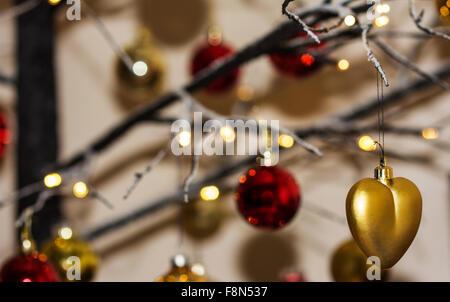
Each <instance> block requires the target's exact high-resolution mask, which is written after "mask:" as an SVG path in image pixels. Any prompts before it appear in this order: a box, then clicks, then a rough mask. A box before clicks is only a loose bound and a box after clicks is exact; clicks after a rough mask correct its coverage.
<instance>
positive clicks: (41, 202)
mask: <svg viewBox="0 0 450 302" xmlns="http://www.w3.org/2000/svg"><path fill="white" fill-rule="evenodd" d="M55 195H57V192H56V191H54V190H45V191H42V192H41V193H39V196H38V198H37V200H36V202H35V203H34V204H33V205H31V206H29V207H27V208H25V209H24V210H23V211H22V213H21V214H20V215H19V218H18V219H17V220H16V222H15V226H16V227H21V226H22V225H23V224H24V222H25V220H26V219H27V217H29V216H30V215H34V214H36V213H37V212H39V211H40V210H42V209H43V208H44V206H45V203H46V202H47V200H48V199H49V198H50V197H52V196H55Z"/></svg>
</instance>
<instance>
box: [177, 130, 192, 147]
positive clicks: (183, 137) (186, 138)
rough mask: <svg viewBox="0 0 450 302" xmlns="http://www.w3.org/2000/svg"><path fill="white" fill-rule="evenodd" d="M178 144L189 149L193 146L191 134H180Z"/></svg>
mask: <svg viewBox="0 0 450 302" xmlns="http://www.w3.org/2000/svg"><path fill="white" fill-rule="evenodd" d="M178 143H179V144H180V146H181V147H187V146H189V145H190V144H191V132H189V131H181V132H180V133H179V134H178Z"/></svg>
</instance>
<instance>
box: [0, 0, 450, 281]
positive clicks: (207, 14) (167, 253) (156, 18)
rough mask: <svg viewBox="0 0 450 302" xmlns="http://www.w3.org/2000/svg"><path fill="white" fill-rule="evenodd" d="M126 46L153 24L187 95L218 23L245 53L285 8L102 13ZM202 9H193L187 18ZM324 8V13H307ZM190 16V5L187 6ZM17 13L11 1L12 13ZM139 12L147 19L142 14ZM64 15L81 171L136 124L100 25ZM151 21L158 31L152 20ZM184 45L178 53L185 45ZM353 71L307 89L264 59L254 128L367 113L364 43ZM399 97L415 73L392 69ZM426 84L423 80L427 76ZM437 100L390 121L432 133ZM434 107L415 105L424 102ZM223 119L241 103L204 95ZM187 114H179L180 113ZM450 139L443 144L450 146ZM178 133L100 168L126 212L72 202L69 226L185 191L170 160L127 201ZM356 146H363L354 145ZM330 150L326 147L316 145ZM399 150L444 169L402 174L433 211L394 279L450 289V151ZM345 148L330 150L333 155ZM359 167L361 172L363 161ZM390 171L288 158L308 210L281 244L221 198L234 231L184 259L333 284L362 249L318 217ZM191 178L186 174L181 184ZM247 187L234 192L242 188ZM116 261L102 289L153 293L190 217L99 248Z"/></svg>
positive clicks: (102, 185) (67, 78)
mask: <svg viewBox="0 0 450 302" xmlns="http://www.w3.org/2000/svg"><path fill="white" fill-rule="evenodd" d="M89 2H90V3H91V5H92V6H93V8H94V9H95V10H97V11H98V12H99V14H100V15H101V18H102V20H103V21H104V22H105V23H106V25H107V27H108V28H109V29H110V30H111V32H112V34H113V35H114V37H115V38H116V39H117V41H118V42H119V43H120V44H122V45H123V44H128V43H131V42H132V41H133V39H134V35H135V33H136V29H137V28H138V20H139V19H141V20H144V19H145V20H147V24H149V26H150V27H151V28H152V30H153V32H154V33H155V34H156V36H157V38H159V43H160V46H161V47H162V49H163V50H164V53H165V57H166V60H167V65H168V67H167V68H168V79H167V85H166V86H167V89H170V88H176V87H179V86H180V85H182V84H183V83H185V82H186V81H187V80H188V79H189V74H188V64H189V60H190V56H191V53H192V51H193V49H194V48H195V46H196V45H198V44H199V43H201V42H202V41H203V39H204V37H205V34H204V33H205V26H206V25H207V23H208V19H211V20H214V21H215V22H216V23H217V24H219V25H220V26H221V27H222V29H223V31H224V35H225V39H226V40H227V41H228V42H230V43H232V44H233V45H235V46H236V47H237V48H240V47H242V46H244V45H246V44H247V43H249V42H250V41H253V40H254V39H255V38H257V37H259V36H261V35H263V34H264V33H266V32H267V31H268V30H270V29H271V28H272V27H273V26H274V25H275V24H277V23H278V22H279V21H281V20H283V18H281V16H280V5H281V2H282V1H281V0H278V1H273V0H215V1H202V0H195V1H192V0H189V1H187V0H164V1H162V0H148V1H142V2H139V1H127V0H114V1H106V0H105V1H102V0H98V1H89ZM186 2H189V5H186ZM304 2H310V3H312V2H316V1H312V0H311V1H304ZM396 2H397V3H396V4H392V12H391V21H392V22H391V24H390V25H389V26H390V27H397V26H398V27H402V28H409V29H412V30H413V27H412V25H411V24H412V23H411V21H410V20H409V19H408V17H407V10H406V2H407V1H396ZM419 2H420V4H421V5H423V6H427V7H429V8H430V10H429V11H428V12H427V15H426V16H427V18H428V19H429V20H433V18H436V16H435V11H434V10H433V8H432V6H431V5H430V4H431V3H430V2H431V1H419ZM183 3H184V5H183ZM7 6H8V5H7V4H6V3H4V1H2V4H1V5H0V8H1V9H4V8H6V7H7ZM138 12H139V14H138ZM63 14H64V12H63V11H62V12H61V15H60V16H59V18H58V25H57V26H58V39H57V41H58V43H57V65H58V87H59V91H58V94H59V98H60V109H59V110H60V116H61V118H60V126H61V128H60V135H61V151H62V154H61V155H62V157H63V158H67V157H68V156H70V155H72V154H74V153H75V152H77V151H79V150H81V149H83V148H84V147H85V146H87V145H88V144H89V143H90V142H91V141H92V140H93V139H95V138H97V137H98V136H99V135H101V134H102V133H104V132H105V131H106V130H107V129H108V128H109V127H111V126H113V125H114V124H115V123H117V122H118V121H120V120H121V119H122V118H124V117H125V116H126V114H127V112H126V111H124V110H123V109H121V107H120V106H119V105H118V103H117V101H115V95H114V89H115V85H116V84H115V81H114V70H113V67H114V65H113V64H114V61H115V55H114V53H113V52H112V50H111V49H110V48H109V47H108V45H107V43H106V42H105V40H104V39H103V38H102V36H101V35H100V34H99V32H98V31H97V30H96V29H95V27H94V26H93V23H92V22H91V21H90V20H89V19H88V18H86V17H84V18H83V19H82V21H80V22H68V21H66V20H65V19H64V15H63ZM148 20H150V21H148ZM0 37H1V39H0V68H1V70H2V71H3V70H4V71H6V72H9V73H12V72H13V71H14V61H13V55H14V50H13V47H14V24H13V22H12V21H8V22H4V23H2V24H1V25H0ZM180 39H184V40H187V41H184V42H183V43H181V44H180V43H178V45H173V43H172V42H173V40H176V41H179V40H180ZM394 45H395V46H396V47H397V48H398V49H399V50H400V51H403V52H404V53H408V52H409V51H410V50H411V48H412V47H414V46H413V45H414V44H411V43H410V42H409V41H408V40H401V41H400V42H397V43H394ZM445 49H447V50H448V49H449V48H448V43H447V44H445V43H443V42H442V43H440V42H437V41H432V42H428V43H427V44H426V46H425V47H424V49H423V50H422V51H421V52H420V56H419V60H420V63H421V64H422V66H424V68H425V69H427V70H432V69H433V68H434V67H436V66H438V63H436V60H437V59H436V58H438V57H444V56H447V57H448V53H447V55H445ZM333 57H334V58H341V57H345V58H347V59H349V60H350V62H351V64H352V66H351V69H350V71H348V72H346V73H340V72H338V71H336V70H335V68H334V67H333V66H328V67H325V68H323V69H322V70H321V71H320V72H319V73H318V74H316V75H314V76H312V77H308V78H306V79H303V80H292V79H286V78H283V77H281V76H279V75H278V74H277V73H276V72H274V71H273V69H272V67H271V66H270V64H269V63H268V61H267V58H260V59H258V60H256V61H254V62H252V63H251V64H249V65H248V66H246V67H245V69H244V71H243V77H242V79H241V81H242V83H246V84H248V85H251V86H252V87H254V88H255V90H256V101H255V102H256V105H255V106H254V108H253V110H252V111H251V112H250V114H251V115H252V116H255V117H262V118H264V119H280V120H281V121H282V124H283V125H285V126H290V127H293V128H294V127H296V128H298V127H301V126H302V125H309V124H310V123H312V121H314V120H316V119H319V118H321V117H326V116H329V115H332V114H335V113H338V112H343V111H346V110H348V109H350V108H352V107H353V106H356V105H357V104H361V103H364V102H365V101H367V100H368V99H370V98H371V97H373V96H374V95H375V93H376V90H375V76H374V73H373V72H372V66H370V65H369V63H368V62H367V61H366V58H365V56H364V50H363V48H362V45H361V43H360V41H355V42H354V43H353V44H351V45H350V46H348V47H345V48H343V49H342V50H340V51H339V52H337V53H336V54H334V55H333ZM382 60H383V63H384V65H385V67H386V69H387V71H388V75H389V77H390V79H391V81H392V86H393V87H396V85H400V84H401V83H402V82H403V81H405V80H407V77H408V74H407V72H405V71H404V70H402V69H400V68H398V67H397V66H395V65H393V64H392V62H391V61H390V60H389V59H387V58H382ZM413 77H414V76H413ZM429 95H430V94H429V93H427V94H424V97H425V100H426V101H428V102H424V103H423V104H422V105H415V106H411V109H410V110H409V111H407V112H406V113H403V114H401V115H398V116H396V117H395V120H390V122H393V123H394V124H396V125H399V126H410V127H427V126H430V125H433V123H434V122H435V121H437V120H439V119H441V118H443V117H446V116H447V115H448V112H449V110H448V109H449V97H448V94H442V93H441V94H440V95H437V96H436V97H435V98H431V97H429ZM421 97H423V96H422V95H417V96H413V97H412V98H411V101H417V100H419V99H420V98H421ZM199 98H201V99H202V100H203V101H204V102H205V103H207V104H212V107H215V108H219V107H227V106H225V105H223V104H226V102H228V101H231V100H233V98H232V97H231V96H226V97H220V98H218V99H211V98H209V99H208V98H206V99H205V97H204V96H203V95H200V96H199ZM0 104H1V105H2V106H3V107H4V108H6V110H7V111H8V112H9V113H10V114H9V117H10V119H11V120H13V119H14V116H13V112H14V91H12V89H10V88H7V87H5V86H0ZM178 109H179V108H177V107H176V106H175V107H174V108H172V109H171V110H170V112H172V114H177V112H178ZM449 132H450V131H448V130H446V131H444V132H442V133H441V138H442V139H443V140H446V141H447V142H448V141H449V137H450V135H449ZM168 134H169V129H168V127H167V126H163V125H159V126H155V125H151V124H147V125H145V124H144V125H140V126H138V127H137V128H136V129H134V130H133V131H131V132H130V133H129V134H128V135H127V136H125V137H124V138H123V139H121V140H120V141H119V142H118V143H117V144H115V145H114V146H113V147H112V148H111V149H109V150H108V151H106V152H105V153H104V154H101V155H100V156H99V157H97V158H96V160H95V162H94V164H93V165H92V166H91V167H90V168H91V173H92V177H91V178H90V180H91V181H92V184H93V185H94V186H95V187H96V188H97V189H98V190H99V191H100V192H102V193H103V194H104V195H105V196H106V197H107V198H108V199H109V200H111V201H112V202H113V203H114V206H115V208H114V209H113V210H108V209H107V208H105V207H104V206H103V205H102V204H100V203H98V202H96V201H93V200H75V199H73V198H71V197H67V198H66V199H65V208H66V213H67V216H68V219H69V221H70V222H71V223H72V225H73V226H74V227H75V228H76V229H77V230H78V231H79V232H84V231H87V230H89V229H91V228H92V227H94V226H97V225H100V224H101V223H102V222H105V221H108V220H111V219H114V218H115V217H120V216H121V215H123V214H124V213H127V212H131V211H133V209H136V208H138V207H140V206H142V205H144V204H148V203H149V202H152V201H154V200H156V199H158V197H162V196H164V195H165V194H167V193H170V192H173V191H174V190H175V188H176V186H177V184H178V183H179V181H180V176H181V175H184V174H185V173H186V171H187V168H188V166H187V164H186V163H185V164H183V165H181V167H182V168H181V169H180V168H177V167H179V166H178V165H177V164H176V160H175V158H174V157H169V158H167V159H166V160H165V161H163V162H162V163H161V164H160V165H159V166H158V168H157V169H156V170H155V171H154V172H153V173H151V174H150V175H149V176H147V177H146V178H145V179H144V181H143V182H142V184H141V185H140V186H139V187H138V189H137V190H136V192H135V193H134V194H133V195H132V197H131V198H130V199H129V200H127V201H122V199H121V197H122V195H123V194H124V192H125V190H126V188H127V187H128V185H129V184H130V182H131V181H132V176H133V174H134V173H135V172H136V171H139V170H141V169H142V168H143V167H145V164H146V163H147V162H148V161H149V160H150V159H151V158H152V157H153V156H154V154H155V152H156V151H157V150H158V148H159V147H160V146H161V145H162V143H163V142H164V141H165V140H166V139H167V136H168ZM354 139H355V140H356V138H354ZM313 142H314V143H316V144H317V145H319V146H324V144H323V143H321V142H320V141H317V140H316V141H313ZM386 143H387V147H386V148H387V149H389V150H392V151H395V152H396V153H399V154H402V155H425V156H429V157H430V158H431V159H432V162H431V164H423V163H415V162H405V161H403V160H396V159H392V160H391V161H390V163H391V165H392V166H393V168H394V172H395V174H396V175H397V176H404V177H408V178H410V179H411V180H413V181H414V182H415V183H416V184H417V185H418V187H419V188H420V190H421V192H422V195H423V200H424V211H423V221H422V225H421V227H420V230H419V233H418V235H417V237H416V239H415V241H414V242H413V244H412V246H411V248H410V249H409V250H408V252H407V253H406V255H405V256H404V257H403V259H402V260H401V261H400V262H399V263H398V265H396V266H395V268H394V269H393V274H392V279H393V280H398V281H443V280H447V281H450V274H449V272H450V261H449V252H450V251H449V239H450V236H449V235H450V234H449V223H448V221H449V218H450V217H449V214H450V209H449V192H448V190H449V189H448V180H447V175H448V171H449V168H450V164H449V163H450V156H449V154H448V150H446V151H442V150H438V149H436V148H433V147H432V146H431V144H429V143H428V142H425V141H421V140H420V139H416V138H412V137H396V136H390V135H389V136H387V142H386ZM330 144H331V145H332V143H329V145H330ZM351 158H352V159H353V160H352V161H351V160H349V159H351ZM219 163H220V160H219V159H216V160H214V159H210V158H204V159H202V169H201V174H204V173H206V172H208V171H211V169H213V168H214V164H219ZM376 163H377V159H376V157H375V156H373V155H369V154H366V153H364V152H363V151H360V150H358V149H356V148H343V149H342V151H341V152H336V151H326V152H325V157H324V158H323V159H315V158H312V157H310V156H309V155H307V154H306V152H304V151H303V150H301V149H298V148H295V149H293V150H291V151H289V152H288V153H286V154H285V156H284V158H283V161H282V165H283V166H284V167H286V168H287V169H289V171H291V172H292V173H293V174H294V175H295V176H296V178H297V180H298V182H299V183H300V186H301V188H302V193H303V203H304V208H303V209H301V210H300V212H299V214H298V215H297V216H296V218H295V220H294V221H293V222H292V223H291V224H289V225H288V226H287V227H286V228H284V229H283V230H281V231H278V232H274V233H266V232H262V231H259V230H257V229H254V228H252V227H250V226H249V225H247V224H246V223H245V222H244V221H243V219H241V217H240V216H239V214H238V213H237V211H236V209H235V205H234V202H233V199H232V196H231V195H227V196H222V197H221V198H220V201H218V202H220V203H221V206H222V207H223V216H224V218H225V219H224V222H223V224H222V225H221V228H220V230H219V231H218V232H217V233H216V234H215V235H214V236H212V237H210V238H208V239H207V240H204V241H201V242H198V241H194V240H192V239H190V238H189V237H186V238H185V244H184V246H183V247H182V250H183V251H185V252H187V253H188V254H189V255H191V257H193V258H194V259H196V260H199V261H201V262H203V263H204V264H205V266H206V268H207V271H208V273H209V275H210V276H211V277H212V278H213V279H214V280H218V281H238V280H242V281H253V280H275V279H276V278H277V276H278V275H279V274H280V272H281V270H282V269H285V268H294V269H302V270H303V271H304V272H305V274H306V277H307V279H308V280H311V281H331V276H330V273H329V260H330V255H331V253H332V252H333V250H334V249H335V248H336V246H337V245H338V244H340V243H341V242H342V241H343V240H345V239H347V238H349V236H350V233H349V231H348V228H347V226H346V225H343V224H339V223H336V222H332V221H329V220H326V219H324V218H323V217H320V216H318V215H317V214H316V213H315V212H314V211H312V210H311V209H314V208H315V207H317V206H319V207H322V208H327V209H328V210H330V211H331V212H333V213H335V214H336V215H338V216H340V217H342V218H344V217H345V210H344V202H345V196H346V194H347V191H348V189H349V188H350V186H351V185H352V184H353V183H355V182H356V181H357V180H359V179H360V178H363V177H368V176H370V175H372V170H373V168H374V167H375V165H376ZM13 165H14V150H13V146H12V147H11V148H10V150H9V152H8V155H7V157H6V158H5V159H3V160H2V163H1V166H0V169H1V170H0V173H1V174H0V175H1V179H2V181H1V182H0V192H1V195H2V196H5V195H7V194H8V193H9V192H11V191H12V190H13V176H14V167H13ZM180 170H182V171H180ZM237 179H238V176H237V175H236V176H235V177H232V178H231V179H230V181H231V182H235V183H237ZM12 217H13V208H12V207H11V206H10V207H7V208H4V209H2V210H0V262H2V261H4V260H5V259H6V258H7V257H9V256H11V255H12V254H13V253H14V241H13V236H12V235H13V228H12V225H13V218H12ZM94 246H95V248H96V249H97V250H98V251H99V253H100V254H101V255H102V264H101V267H100V271H99V273H98V276H97V279H96V280H98V281H152V280H154V279H155V278H156V277H157V276H159V275H160V274H162V273H164V272H165V271H166V270H167V269H168V265H169V258H170V257H171V256H172V255H173V254H174V253H176V252H177V251H178V250H179V249H178V232H177V224H176V209H174V208H167V209H165V210H163V211H161V212H158V214H157V215H151V216H148V217H146V218H145V219H142V220H140V221H136V223H135V224H133V225H131V226H129V227H126V228H124V229H121V230H120V231H118V232H116V233H114V234H111V235H108V236H106V237H105V238H102V239H101V240H98V241H95V242H94Z"/></svg>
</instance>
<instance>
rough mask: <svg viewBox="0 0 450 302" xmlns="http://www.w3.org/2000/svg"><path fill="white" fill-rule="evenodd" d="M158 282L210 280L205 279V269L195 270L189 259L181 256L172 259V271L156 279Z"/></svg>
mask: <svg viewBox="0 0 450 302" xmlns="http://www.w3.org/2000/svg"><path fill="white" fill-rule="evenodd" d="M156 282H208V279H207V278H206V277H205V271H204V269H203V270H199V269H197V268H196V269H194V267H191V265H190V264H189V263H188V260H187V258H186V257H185V256H184V255H181V254H179V255H176V256H175V257H173V258H172V267H171V268H170V271H169V272H168V273H167V274H165V275H164V276H161V277H159V278H158V279H156Z"/></svg>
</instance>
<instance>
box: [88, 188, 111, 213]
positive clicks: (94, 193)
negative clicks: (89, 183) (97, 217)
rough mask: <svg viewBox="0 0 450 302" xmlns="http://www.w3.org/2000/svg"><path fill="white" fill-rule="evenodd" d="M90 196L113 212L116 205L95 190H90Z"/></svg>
mask: <svg viewBox="0 0 450 302" xmlns="http://www.w3.org/2000/svg"><path fill="white" fill-rule="evenodd" d="M89 195H90V196H91V197H92V198H94V199H96V200H98V201H100V202H101V203H102V204H103V205H105V206H106V207H107V208H108V209H110V210H112V209H114V205H113V204H112V203H111V202H110V201H109V200H108V199H107V198H106V197H105V196H103V195H102V194H100V193H99V192H98V191H96V190H94V189H93V188H92V187H91V188H90V193H89Z"/></svg>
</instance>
